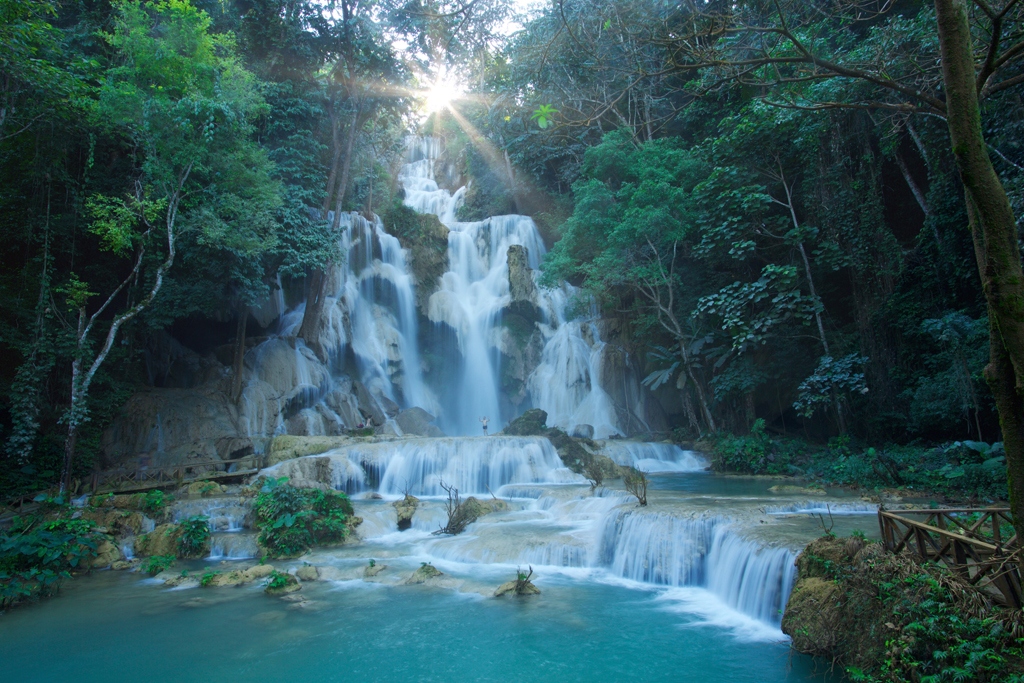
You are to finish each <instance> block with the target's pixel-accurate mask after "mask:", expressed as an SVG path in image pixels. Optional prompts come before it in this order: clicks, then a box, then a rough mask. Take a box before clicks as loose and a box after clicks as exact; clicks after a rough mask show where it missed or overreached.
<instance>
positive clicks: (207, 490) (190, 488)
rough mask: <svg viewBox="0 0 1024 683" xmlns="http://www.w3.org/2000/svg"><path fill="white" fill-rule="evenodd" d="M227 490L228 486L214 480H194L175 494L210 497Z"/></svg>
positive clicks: (185, 496) (178, 496) (180, 496)
mask: <svg viewBox="0 0 1024 683" xmlns="http://www.w3.org/2000/svg"><path fill="white" fill-rule="evenodd" d="M227 490H228V487H227V486H224V485H223V484H218V483H216V482H213V481H194V482H192V483H191V484H188V485H186V486H182V487H181V488H180V489H178V491H177V492H176V493H175V494H174V495H175V497H177V498H210V497H211V496H219V495H221V494H222V493H226V492H227Z"/></svg>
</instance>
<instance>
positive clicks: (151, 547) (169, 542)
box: [134, 524, 181, 557]
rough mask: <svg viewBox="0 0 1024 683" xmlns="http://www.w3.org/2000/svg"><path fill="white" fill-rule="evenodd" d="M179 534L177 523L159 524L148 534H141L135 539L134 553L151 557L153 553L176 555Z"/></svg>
mask: <svg viewBox="0 0 1024 683" xmlns="http://www.w3.org/2000/svg"><path fill="white" fill-rule="evenodd" d="M180 536H181V529H180V528H179V527H178V525H177V524H161V525H160V526H158V527H156V528H155V529H153V530H152V531H150V532H149V533H148V534H142V535H141V536H138V537H137V538H136V539H135V544H134V550H135V554H136V555H138V556H140V557H152V556H153V555H173V556H175V557H178V555H179V553H178V538H179V537H180Z"/></svg>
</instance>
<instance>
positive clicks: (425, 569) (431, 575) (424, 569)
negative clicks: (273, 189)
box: [405, 563, 444, 586]
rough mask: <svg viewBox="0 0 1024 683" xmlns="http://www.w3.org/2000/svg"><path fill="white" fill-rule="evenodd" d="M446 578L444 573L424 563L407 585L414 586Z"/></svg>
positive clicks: (407, 580)
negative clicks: (442, 577)
mask: <svg viewBox="0 0 1024 683" xmlns="http://www.w3.org/2000/svg"><path fill="white" fill-rule="evenodd" d="M441 576H444V572H441V571H439V570H438V569H437V568H436V567H434V565H432V564H427V563H423V564H422V565H421V566H420V568H419V569H417V570H416V571H414V572H413V573H412V576H410V577H409V578H408V579H406V580H405V583H406V585H409V586H413V585H416V584H421V583H427V582H430V581H431V580H433V579H437V578H439V577H441Z"/></svg>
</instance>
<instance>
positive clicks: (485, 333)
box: [399, 138, 643, 438]
mask: <svg viewBox="0 0 1024 683" xmlns="http://www.w3.org/2000/svg"><path fill="white" fill-rule="evenodd" d="M442 151H443V150H442V144H441V142H440V141H439V140H438V139H436V138H413V139H412V140H411V141H410V143H409V157H408V163H406V164H405V166H404V167H403V168H402V171H401V173H400V175H399V177H400V179H401V181H402V185H403V188H404V190H405V203H406V205H407V206H409V207H411V208H412V209H414V210H416V211H418V212H420V213H430V214H434V215H436V216H437V217H438V219H439V220H440V221H441V222H442V223H443V224H444V225H445V226H447V227H448V229H449V232H448V271H447V272H446V273H445V274H444V275H443V276H442V277H441V280H440V282H439V283H437V290H436V291H435V292H434V293H433V294H432V295H431V297H430V300H429V307H428V308H429V311H428V315H429V318H430V320H431V321H432V322H434V323H436V324H439V325H444V326H447V328H450V330H452V334H453V335H454V338H455V339H454V341H455V343H456V344H457V350H458V353H459V355H460V357H461V361H462V362H461V364H460V367H459V368H458V372H457V376H456V377H452V378H448V382H447V384H446V387H445V390H443V391H441V392H440V393H441V395H442V397H443V398H442V400H441V403H442V406H443V412H442V424H443V426H444V427H445V430H446V431H447V432H448V433H451V434H473V433H478V432H479V430H480V423H479V418H481V417H483V416H487V417H489V418H490V419H491V420H498V421H500V423H504V422H506V421H508V420H510V419H512V418H513V417H515V415H516V414H517V413H518V412H520V411H521V410H522V409H523V408H525V407H529V406H530V405H532V406H534V407H538V408H542V409H544V410H545V411H547V413H548V415H549V423H550V424H551V425H553V426H558V427H561V428H563V429H566V430H568V431H571V430H573V429H575V428H576V427H577V426H580V425H589V426H591V427H593V430H594V431H593V433H594V436H596V437H598V438H604V437H607V436H610V435H612V434H617V433H618V434H621V433H623V432H624V431H627V430H624V429H623V425H622V421H621V420H620V413H621V414H625V415H629V416H631V418H632V421H633V422H636V423H642V422H643V420H642V419H640V418H637V417H635V416H636V415H640V414H642V410H638V409H637V405H636V404H637V402H638V401H639V391H638V389H637V390H635V391H633V392H632V394H633V395H632V396H630V397H629V398H628V399H627V402H628V403H630V405H619V406H616V405H615V402H614V401H613V400H612V398H611V397H610V395H609V394H608V392H607V391H606V390H605V388H604V387H603V384H604V382H605V378H604V377H603V374H604V372H605V367H606V365H607V363H606V358H605V355H606V345H605V344H604V342H603V341H602V340H601V335H600V331H599V328H598V326H597V325H596V324H595V321H594V320H592V319H590V320H573V321H569V320H567V319H566V308H567V303H568V301H569V300H570V299H571V298H572V296H573V294H574V292H573V290H572V288H571V287H569V286H568V285H564V286H563V287H561V288H559V289H554V290H548V289H544V288H541V287H538V286H537V285H536V282H535V279H536V269H537V268H538V267H539V265H540V262H541V259H542V258H543V256H544V254H545V253H546V248H545V246H544V242H543V240H542V239H541V236H540V233H539V231H538V230H537V226H536V224H535V223H534V222H533V219H531V218H530V217H529V216H520V215H506V216H491V217H489V218H487V219H485V220H482V221H471V222H463V221H459V220H457V219H456V214H457V212H458V209H459V207H460V206H461V204H462V201H463V198H464V196H465V192H466V188H465V187H463V188H460V189H458V190H457V191H455V193H454V194H453V193H450V192H449V191H447V190H445V189H441V188H439V187H438V185H437V182H436V180H435V177H434V167H435V164H436V162H437V159H438V157H439V155H440V154H441V153H442ZM512 246H519V247H523V248H524V249H525V254H526V266H527V267H528V268H529V269H530V270H529V273H528V277H529V278H531V279H532V280H534V282H533V283H532V286H529V287H527V288H525V289H527V290H528V291H529V292H530V297H531V299H532V300H531V301H529V302H527V303H528V305H529V306H531V307H532V308H533V309H534V310H535V311H536V312H537V316H538V320H536V321H527V320H522V323H520V327H519V328H517V329H518V330H519V336H518V337H516V336H515V335H513V334H512V333H511V332H510V329H511V328H512V327H514V326H513V325H512V323H510V322H509V321H506V320H505V316H506V315H507V313H506V311H507V309H508V307H509V305H510V303H511V302H512V296H511V294H510V273H509V259H510V258H511V257H510V256H509V248H510V247H512ZM420 284H421V286H423V285H424V284H428V283H420ZM523 324H526V325H529V326H531V327H532V330H533V332H536V334H537V337H536V338H537V339H538V342H539V343H538V347H537V349H538V350H539V351H540V353H539V354H536V353H535V356H537V358H536V359H535V360H534V362H533V364H532V365H531V367H530V368H529V373H528V374H527V375H526V376H524V377H523V385H525V390H526V392H527V394H528V402H527V404H525V405H518V407H517V406H516V405H511V404H510V401H509V399H508V398H507V397H504V399H503V396H502V389H503V388H506V387H505V386H504V385H503V377H507V376H508V375H509V374H514V372H512V371H513V370H514V369H515V368H512V367H509V365H511V364H512V363H513V362H516V361H519V360H520V359H521V358H522V357H523V356H524V355H530V350H529V348H524V347H529V346H530V343H531V342H530V339H532V338H533V337H532V336H531V334H532V332H531V331H526V330H524V329H523V328H522V325H523ZM530 348H532V347H530ZM503 363H504V364H506V367H504V368H503V367H502V364H503ZM503 370H505V373H504V375H503ZM617 370H618V371H619V372H623V371H624V368H622V367H618V368H617ZM615 379H616V381H617V382H618V383H619V384H620V385H626V384H629V382H628V381H625V380H623V379H622V378H615ZM626 393H630V392H626ZM631 426H632V425H631Z"/></svg>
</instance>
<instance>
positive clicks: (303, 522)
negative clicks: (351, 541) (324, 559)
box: [253, 477, 353, 557]
mask: <svg viewBox="0 0 1024 683" xmlns="http://www.w3.org/2000/svg"><path fill="white" fill-rule="evenodd" d="M286 482H287V478H286V477H283V478H280V479H269V480H267V482H266V484H265V485H264V486H263V488H262V490H261V491H260V493H259V494H257V496H256V498H255V500H254V501H253V511H254V512H255V514H256V526H257V528H258V529H259V530H260V534H259V543H260V545H262V546H263V547H265V548H266V549H267V550H268V552H269V554H270V555H271V556H272V557H291V556H295V555H300V554H302V553H303V552H305V551H307V550H309V549H310V548H312V547H314V546H317V545H326V544H331V543H340V542H342V541H344V540H345V538H346V537H347V536H348V533H349V529H348V525H347V523H348V520H349V518H350V517H351V516H352V515H353V510H352V503H351V502H350V501H349V499H348V496H346V495H345V494H344V493H336V492H334V491H321V490H319V489H300V488H296V487H294V486H291V485H289V484H287V483H286Z"/></svg>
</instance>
